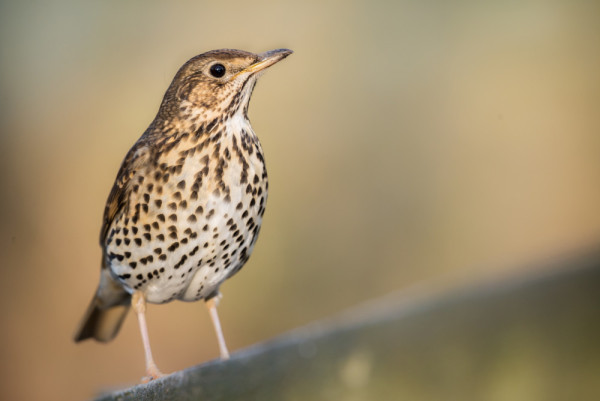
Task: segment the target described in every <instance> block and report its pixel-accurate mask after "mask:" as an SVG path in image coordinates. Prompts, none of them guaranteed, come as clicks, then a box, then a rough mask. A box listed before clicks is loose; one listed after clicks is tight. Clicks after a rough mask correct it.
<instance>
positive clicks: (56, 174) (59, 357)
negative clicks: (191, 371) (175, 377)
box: [0, 1, 600, 400]
mask: <svg viewBox="0 0 600 401" xmlns="http://www.w3.org/2000/svg"><path fill="white" fill-rule="evenodd" d="M0 4H1V5H0V40H1V46H0V52H1V57H0V106H1V107H0V113H1V114H0V129H1V131H0V190H1V191H2V192H1V193H2V196H1V197H0V267H1V269H2V270H1V272H2V276H1V279H0V313H1V314H2V322H3V329H2V330H0V360H1V361H2V362H1V365H0V366H1V369H2V371H1V375H0V387H1V388H2V390H3V398H5V399H10V400H19V399H23V400H30V399H44V400H66V399H83V398H90V397H92V396H93V395H94V394H97V393H98V392H99V391H104V390H107V389H111V388H119V387H124V386H127V385H129V384H132V383H136V382H137V381H138V380H139V378H140V377H141V376H142V375H143V350H142V345H141V341H140V338H139V333H138V331H137V323H136V321H135V319H134V318H133V317H132V316H130V317H128V319H127V320H126V322H125V325H124V327H123V329H122V332H121V333H120V334H119V336H118V337H117V339H116V340H115V341H113V342H112V343H110V344H108V345H101V344H97V343H93V342H86V343H84V344H80V345H75V344H74V343H73V342H72V341H71V337H72V335H73V333H74V330H75V327H76V325H77V323H78V320H79V319H80V318H81V315H82V314H83V312H84V310H85V307H86V306H87V304H88V302H89V300H90V298H91V296H92V294H93V292H94V290H95V288H96V285H97V279H98V272H99V264H100V248H99V246H98V242H97V241H98V233H99V229H100V223H101V215H102V210H103V207H104V202H105V200H106V197H107V195H108V192H109V190H110V187H111V185H112V182H113V180H114V177H115V175H116V172H117V169H118V167H119V163H120V162H121V160H122V158H123V156H124V155H125V153H126V151H127V150H128V149H129V147H130V146H131V145H132V144H133V143H134V141H135V140H136V139H137V138H138V136H139V135H141V133H142V132H143V131H144V129H145V128H146V127H147V125H148V124H149V123H150V121H151V120H152V118H153V117H154V113H155V112H156V110H157V108H158V105H159V102H160V100H161V97H162V95H163V93H164V91H165V90H166V88H167V86H168V84H169V83H170V80H171V78H172V76H173V75H174V73H175V72H176V70H177V68H178V67H179V66H180V65H181V64H182V63H184V62H185V61H186V60H187V59H188V58H190V57H192V56H194V55H196V54H198V53H201V52H204V51H207V50H210V49H214V48H222V47H231V48H240V49H244V50H249V51H254V52H262V51H265V50H269V49H273V48H278V47H288V48H291V49H293V50H294V51H295V53H294V54H293V55H292V56H290V57H289V58H288V59H286V60H285V61H284V62H282V63H281V64H278V65H277V66H275V67H274V68H272V69H271V70H269V72H268V73H267V74H265V76H264V77H262V78H261V81H260V83H259V84H258V85H257V88H256V90H255V93H254V96H253V101H252V102H251V107H250V118H251V120H252V122H253V126H254V129H255V131H256V132H257V134H258V135H259V137H260V138H261V141H262V144H263V148H264V150H265V154H266V161H267V167H268V169H269V178H270V193H269V201H268V206H267V212H266V215H265V220H264V224H263V228H262V231H261V236H260V239H259V241H258V243H257V247H256V248H255V252H254V254H253V256H252V258H251V259H250V261H249V263H248V264H247V265H246V267H245V268H244V269H243V270H242V272H241V273H240V274H239V275H237V276H236V277H234V278H233V279H232V280H230V281H228V282H227V283H226V284H225V285H223V287H222V291H223V293H224V299H223V301H222V306H221V308H220V313H221V319H222V324H223V327H224V330H225V335H226V338H227V339H228V342H229V346H230V348H231V349H232V350H233V351H235V350H237V349H240V348H242V347H247V346H249V345H251V344H254V343H256V342H259V341H264V340H266V339H269V338H271V337H273V336H276V335H278V334H280V333H283V332H285V331H287V330H290V329H292V328H294V327H297V326H301V325H303V324H306V323H307V322H310V321H313V320H315V319H318V318H323V317H326V316H330V315H332V314H335V313H336V312H339V311H341V310H343V309H345V308H348V307H350V306H352V305H355V304H357V303H360V302H361V301H365V300H367V299H370V298H373V297H376V296H379V295H383V294H386V293H389V292H391V291H394V290H398V289H403V288H407V287H410V286H413V285H415V284H417V283H425V285H426V286H427V285H433V284H435V285H440V284H441V285H446V284H448V285H449V284H451V283H456V282H461V281H464V280H473V279H477V278H482V277H487V276H495V275H502V274H509V273H518V272H511V271H510V270H511V269H513V270H514V269H515V268H518V267H519V266H527V265H528V264H527V262H530V261H534V260H540V259H547V258H552V257H555V256H557V255H561V254H564V253H565V252H570V251H573V250H576V249H580V248H583V247H585V246H587V245H590V244H594V243H596V242H597V241H598V239H599V234H600V213H598V205H600V157H599V156H598V155H599V151H600V119H599V110H600V74H598V71H600V47H599V46H598V43H600V24H598V21H599V19H598V16H599V11H600V6H599V5H598V4H597V3H593V2H584V1H562V2H560V1H554V2H537V1H524V2H511V3H509V4H508V3H507V4H501V3H499V4H489V5H483V4H477V3H475V2H474V3H473V4H471V3H468V2H460V3H458V4H454V5H450V3H448V2H444V1H435V2H418V1H394V2H392V1H389V2H385V1H381V2H366V1H363V2H360V1H357V2H342V1H334V2H328V3H327V4H325V3H322V2H311V1H309V2H295V3H291V4H288V3H284V2H277V3H272V2H266V1H253V2H240V1H230V2H226V3H219V2H189V3H185V2H178V3H177V4H175V3H168V4H167V3H164V4H155V3H151V4H150V3H149V2H128V3H127V4H122V3H121V2H100V3H90V4H82V3H79V2H72V3H69V2H54V3H53V4H46V3H45V2H38V3H33V4H31V3H26V2H2V3H0ZM148 322H149V328H150V338H151V341H152V344H153V348H154V354H155V358H156V360H157V363H158V364H159V367H160V368H161V369H162V370H163V371H166V372H169V371H175V370H179V369H182V368H185V367H188V366H191V365H194V364H197V363H200V362H202V361H206V360H208V359H211V358H215V357H216V356H217V355H218V349H217V346H216V340H215V337H214V334H213V332H212V327H211V325H210V321H209V317H208V314H207V313H206V311H205V308H204V307H203V305H202V304H199V303H195V304H185V303H181V302H174V303H171V304H168V305H163V306H150V307H149V311H148Z"/></svg>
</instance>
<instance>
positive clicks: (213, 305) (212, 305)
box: [206, 294, 229, 360]
mask: <svg viewBox="0 0 600 401" xmlns="http://www.w3.org/2000/svg"><path fill="white" fill-rule="evenodd" d="M220 299H221V294H219V295H217V296H216V297H213V298H211V299H209V300H208V301H206V307H207V308H208V312H209V313H210V318H211V319H212V322H213V326H214V327H215V332H216V333H217V341H218V342H219V351H220V352H221V359H223V360H225V359H229V351H227V345H226V344H225V337H223V330H221V322H220V321H219V314H218V313H217V306H218V305H219V300H220Z"/></svg>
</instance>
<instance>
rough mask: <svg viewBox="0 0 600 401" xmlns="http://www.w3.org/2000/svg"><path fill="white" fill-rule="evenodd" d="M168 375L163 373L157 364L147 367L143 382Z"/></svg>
mask: <svg viewBox="0 0 600 401" xmlns="http://www.w3.org/2000/svg"><path fill="white" fill-rule="evenodd" d="M164 376H166V375H165V374H164V373H162V372H161V371H160V370H158V368H157V367H156V365H154V366H151V367H149V368H148V369H146V376H144V377H142V383H148V382H150V381H152V380H156V379H160V378H161V377H164Z"/></svg>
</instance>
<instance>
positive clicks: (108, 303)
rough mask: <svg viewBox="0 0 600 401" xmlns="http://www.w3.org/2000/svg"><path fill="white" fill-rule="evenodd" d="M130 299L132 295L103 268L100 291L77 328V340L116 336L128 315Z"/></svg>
mask: <svg viewBox="0 0 600 401" xmlns="http://www.w3.org/2000/svg"><path fill="white" fill-rule="evenodd" d="M130 300H131V296H130V295H129V294H128V293H127V292H126V291H125V290H124V289H123V288H122V287H121V286H120V285H119V284H118V283H116V282H115V281H114V279H113V278H112V277H110V274H109V273H108V269H102V273H101V278H100V285H99V286H98V291H97V292H96V295H94V298H93V299H92V302H91V303H90V306H88V309H87V311H86V312H85V315H84V316H83V319H82V320H81V323H80V324H79V327H78V328H77V332H76V333H75V337H74V339H75V342H79V341H83V340H86V339H88V338H93V339H95V340H97V341H102V342H107V341H110V340H112V339H113V338H115V336H116V335H117V333H118V332H119V329H120V328H121V324H123V320H125V316H127V311H128V310H129V307H130V305H131V301H130Z"/></svg>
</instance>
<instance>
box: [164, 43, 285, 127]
mask: <svg viewBox="0 0 600 401" xmlns="http://www.w3.org/2000/svg"><path fill="white" fill-rule="evenodd" d="M291 53H292V51H291V50H287V49H277V50H271V51H268V52H265V53H260V54H254V53H249V52H245V51H242V50H231V49H221V50H212V51H209V52H206V53H203V54H200V55H198V56H196V57H193V58H192V59H190V60H189V61H188V62H187V63H185V64H184V65H183V66H182V67H181V68H180V69H179V71H178V72H177V74H176V75H175V78H174V79H173V82H172V83H171V85H170V86H169V89H168V90H167V93H166V94H165V97H164V99H163V102H162V104H161V107H160V111H159V116H161V115H162V116H163V117H165V118H174V117H176V116H178V117H180V118H184V119H188V120H189V119H194V120H198V119H200V120H208V119H212V118H214V117H215V116H220V115H229V116H233V115H234V114H235V113H238V112H243V113H246V111H247V108H248V102H249V101H250V95H251V94H252V89H253V88H254V85H255V84H256V80H257V78H258V76H260V75H261V73H262V72H264V70H265V69H266V68H268V67H270V66H272V65H273V64H275V63H277V62H278V61H280V60H282V59H284V58H285V57H287V56H289V55H290V54H291Z"/></svg>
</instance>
